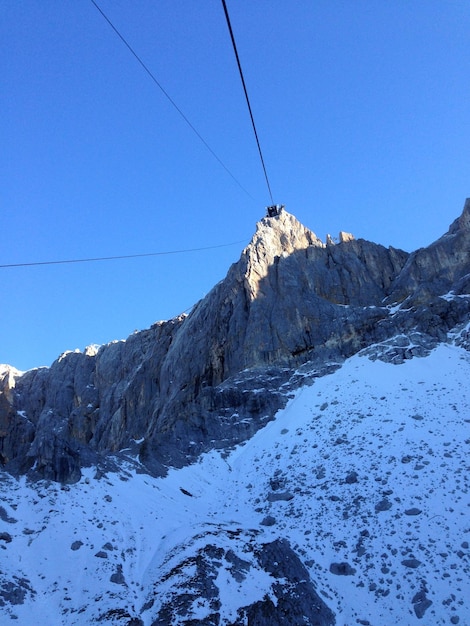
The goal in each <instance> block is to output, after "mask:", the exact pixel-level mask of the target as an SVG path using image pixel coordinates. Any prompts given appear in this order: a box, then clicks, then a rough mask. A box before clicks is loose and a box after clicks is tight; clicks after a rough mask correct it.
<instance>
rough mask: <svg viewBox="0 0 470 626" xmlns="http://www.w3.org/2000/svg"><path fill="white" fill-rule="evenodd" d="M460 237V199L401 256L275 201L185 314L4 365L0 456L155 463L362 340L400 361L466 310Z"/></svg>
mask: <svg viewBox="0 0 470 626" xmlns="http://www.w3.org/2000/svg"><path fill="white" fill-rule="evenodd" d="M469 244H470V201H469V200H467V201H466V203H465V207H464V210H463V213H462V215H461V216H460V217H459V218H458V219H457V220H456V221H455V222H454V223H453V224H452V225H451V227H450V229H449V231H448V233H446V234H445V235H444V236H443V237H441V238H440V239H438V240H437V241H436V242H434V243H433V244H431V245H430V246H428V247H427V248H422V249H420V250H418V251H416V252H414V253H412V254H408V253H406V252H403V251H401V250H397V249H394V248H388V249H387V248H385V247H383V246H381V245H377V244H374V243H371V242H368V241H364V240H361V239H359V240H355V239H351V238H350V237H344V238H342V241H341V243H339V244H337V245H334V244H333V243H332V240H331V238H330V240H329V241H328V243H327V244H326V245H325V244H323V243H322V242H321V241H320V240H319V239H318V238H317V237H316V235H315V234H314V233H313V232H312V231H310V230H308V229H307V228H305V227H304V226H303V225H301V224H300V223H299V222H298V221H297V220H296V219H295V218H294V217H293V216H292V215H290V214H289V213H287V212H285V211H282V212H281V214H280V215H279V216H276V217H271V218H264V219H262V220H261V221H260V222H259V223H258V224H257V230H256V233H255V235H254V237H253V239H252V241H251V242H250V244H249V245H248V246H247V248H245V250H244V251H243V252H242V254H241V257H240V260H239V261H238V262H237V263H235V264H233V265H232V267H231V268H230V269H229V271H228V274H227V276H226V278H225V279H224V280H223V281H221V282H220V283H219V284H218V285H216V286H215V287H214V289H213V290H212V291H211V292H210V293H209V294H208V295H207V296H206V297H205V298H204V299H203V300H201V301H200V302H199V303H198V304H197V305H196V306H195V307H194V309H193V311H192V312H191V313H190V314H189V315H188V316H181V317H178V318H175V319H173V320H170V321H168V322H159V323H157V324H155V325H153V326H152V327H151V328H150V329H148V330H144V331H142V332H138V333H135V334H134V335H131V336H130V337H129V338H128V339H127V340H126V341H125V342H115V343H111V344H108V345H106V346H103V347H101V348H100V349H99V350H97V351H96V350H92V349H91V350H87V351H85V352H84V353H66V354H64V355H62V356H61V357H60V358H59V359H58V360H57V361H55V362H54V364H53V365H52V366H51V367H50V368H41V369H37V370H31V371H29V372H26V373H20V372H17V371H16V370H14V369H13V368H11V367H9V366H6V367H5V366H4V367H3V368H2V369H1V370H0V460H1V462H2V464H3V465H4V467H5V468H6V469H7V470H8V471H11V472H14V473H15V472H20V473H24V472H30V473H31V472H32V473H33V474H34V475H36V476H39V477H43V478H48V479H52V480H57V481H61V482H74V481H76V480H78V479H79V477H80V474H81V467H82V466H83V465H87V464H92V463H96V464H98V465H100V464H101V465H102V464H104V463H109V462H111V458H112V457H111V456H110V455H113V454H116V453H118V452H119V451H121V450H123V449H130V450H131V452H132V453H139V457H140V460H141V462H142V463H143V464H144V467H145V468H146V469H147V471H149V472H153V473H157V474H161V473H164V472H165V471H166V468H167V467H168V466H176V467H179V466H182V465H185V464H187V463H188V462H191V461H193V460H194V459H196V458H197V457H198V455H199V454H200V453H201V452H204V451H207V450H209V449H211V448H227V447H230V446H233V445H234V444H236V443H238V442H240V441H244V440H246V439H248V438H249V437H250V436H252V435H253V433H254V432H256V430H258V429H259V428H260V427H261V426H263V425H264V424H265V423H266V422H267V421H268V420H270V419H271V418H272V417H273V415H274V413H275V411H276V410H277V409H278V408H279V407H281V406H283V405H284V404H285V402H286V393H285V392H286V391H288V390H289V389H293V388H295V387H296V386H297V385H298V384H300V383H304V382H305V380H306V378H305V377H306V376H307V377H308V376H315V375H319V374H321V373H322V372H325V371H328V369H329V368H331V367H335V366H337V364H338V363H341V362H342V361H343V360H344V359H345V358H346V357H348V356H350V355H352V354H354V353H356V352H358V351H359V350H362V349H364V348H367V347H368V346H372V345H377V344H380V345H382V346H384V350H383V351H382V356H383V354H384V353H386V354H387V357H386V358H389V359H392V360H395V361H397V360H398V361H399V360H400V359H404V358H407V357H408V356H412V355H416V354H424V353H425V352H426V351H427V350H429V349H430V348H431V347H433V346H434V345H436V343H437V342H438V341H443V340H445V338H446V333H447V331H448V330H450V329H452V328H454V327H455V326H457V325H458V324H460V323H463V322H464V321H465V320H466V319H467V318H468V313H469V301H468V299H467V298H459V297H457V296H461V295H464V294H468V293H469V292H470V289H469V288H470V258H469V253H468V250H469ZM451 291H452V293H453V297H443V296H446V295H447V294H449V292H451ZM397 337H398V339H397ZM335 364H336V365H335ZM299 368H301V374H300V375H299ZM302 368H303V370H302ZM136 442H140V443H136Z"/></svg>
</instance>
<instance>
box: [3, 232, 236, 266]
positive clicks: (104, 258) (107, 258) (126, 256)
mask: <svg viewBox="0 0 470 626" xmlns="http://www.w3.org/2000/svg"><path fill="white" fill-rule="evenodd" d="M245 241H246V240H245V239H242V240H240V241H233V242H232V243H223V244H219V245H216V246H205V247H203V248H185V249H183V250H167V251H165V252H146V253H144V254H119V255H115V256H102V257H89V258H85V259H62V260H60V261H32V262H30V263H5V264H3V265H0V269H5V268H7V267H31V266H34V265H64V264H66V263H91V262H95V261H115V260H117V259H137V258H142V257H150V256H164V255H168V254H184V253H186V252H202V251H203V250H214V249H215V248H228V247H229V246H235V245H237V244H239V243H244V242H245Z"/></svg>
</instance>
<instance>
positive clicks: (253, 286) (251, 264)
mask: <svg viewBox="0 0 470 626" xmlns="http://www.w3.org/2000/svg"><path fill="white" fill-rule="evenodd" d="M309 246H317V247H319V248H324V247H325V244H324V243H323V242H322V241H321V240H320V239H319V238H318V237H317V236H316V235H315V233H314V232H312V231H311V230H309V229H308V228H306V227H305V226H304V225H303V224H301V223H300V222H299V221H298V220H297V219H296V218H295V217H294V216H293V215H291V214H290V213H288V212H287V211H286V210H284V209H282V210H281V211H280V213H279V214H278V215H276V216H274V217H264V218H263V219H262V220H260V221H259V222H258V223H257V224H256V232H255V234H254V235H253V237H252V239H251V241H250V243H249V244H248V246H247V247H246V248H245V250H244V251H243V253H242V257H241V261H242V263H243V260H245V262H246V269H245V268H244V270H245V273H246V280H247V284H248V285H249V288H250V297H251V298H252V299H254V298H256V297H257V295H258V292H259V283H260V281H261V280H262V279H263V278H265V277H266V276H267V275H268V272H269V268H270V267H271V266H272V265H274V263H275V262H276V259H279V258H286V257H287V256H289V255H291V254H293V253H294V252H297V251H299V250H305V249H306V248H308V247H309Z"/></svg>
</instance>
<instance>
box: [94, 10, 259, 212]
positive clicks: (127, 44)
mask: <svg viewBox="0 0 470 626" xmlns="http://www.w3.org/2000/svg"><path fill="white" fill-rule="evenodd" d="M90 2H91V3H92V4H93V5H94V6H95V7H96V9H97V10H98V11H99V12H100V13H101V15H102V16H103V18H104V19H105V20H106V21H107V22H108V24H109V25H110V26H111V28H112V29H113V31H114V32H115V33H116V35H117V36H118V37H119V39H120V40H121V41H122V42H123V44H124V45H125V46H126V47H127V49H128V50H129V52H131V54H132V55H133V56H134V57H135V58H136V60H137V61H138V62H139V63H140V65H141V66H142V67H143V69H144V70H145V71H146V72H147V74H148V75H149V76H150V78H151V79H152V80H153V82H154V83H155V84H156V85H157V87H158V88H159V89H160V90H161V92H162V93H163V95H164V96H165V97H166V98H167V100H168V101H169V102H170V103H171V104H172V106H173V107H174V108H175V109H176V110H177V111H178V113H179V114H180V116H181V117H182V118H183V119H184V121H185V122H186V124H187V125H188V126H189V127H190V129H191V130H192V131H193V133H194V134H195V135H196V136H197V137H198V138H199V139H200V140H201V141H202V143H203V144H204V145H205V147H206V148H207V150H209V152H210V153H211V154H212V156H213V157H214V158H215V159H216V160H217V161H218V162H219V164H220V165H221V166H222V167H223V168H224V170H225V171H226V172H227V173H228V174H229V176H231V178H232V179H233V180H234V181H235V182H236V183H237V185H238V186H239V187H240V189H242V190H243V191H244V192H245V193H246V194H247V195H248V196H249V197H250V198H251V199H252V200H254V201H255V202H256V200H255V199H254V198H253V196H252V195H251V193H250V192H249V191H247V190H246V189H245V187H243V185H242V184H241V183H240V181H239V180H238V179H237V178H236V177H235V176H234V175H233V174H232V172H231V171H230V170H229V169H228V167H227V166H226V165H225V163H224V162H223V161H222V159H220V158H219V157H218V156H217V154H216V153H215V152H214V150H213V149H212V148H211V147H210V145H209V144H208V143H207V141H206V140H205V139H204V137H203V136H202V135H201V134H200V133H199V131H198V130H197V129H196V128H195V126H193V124H192V123H191V122H190V120H189V119H188V118H187V117H186V115H185V114H184V113H183V111H182V110H181V109H180V107H179V106H178V105H177V104H176V102H175V101H174V100H173V98H172V97H171V96H170V94H169V93H168V92H167V91H166V89H164V87H163V86H162V85H161V83H160V82H159V81H158V80H157V79H156V78H155V76H154V74H153V73H152V72H151V71H150V69H149V68H148V67H147V65H146V64H145V63H144V62H143V61H142V59H141V58H140V56H139V55H138V54H137V52H136V51H135V50H134V48H132V46H131V45H130V44H129V42H128V41H127V40H126V39H125V38H124V37H123V35H121V33H120V32H119V31H118V29H117V28H116V26H114V24H113V23H112V22H111V20H110V19H109V17H108V16H107V15H106V14H105V13H104V11H103V10H102V9H101V8H100V7H99V6H98V4H97V3H96V2H95V0H90Z"/></svg>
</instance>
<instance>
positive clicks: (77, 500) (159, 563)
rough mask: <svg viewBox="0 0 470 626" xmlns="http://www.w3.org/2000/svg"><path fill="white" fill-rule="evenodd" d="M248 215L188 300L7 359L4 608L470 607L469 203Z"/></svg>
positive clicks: (19, 611) (373, 618) (345, 613)
mask: <svg viewBox="0 0 470 626" xmlns="http://www.w3.org/2000/svg"><path fill="white" fill-rule="evenodd" d="M340 239H341V243H339V244H337V245H335V244H334V243H333V242H332V240H331V239H329V240H328V243H327V244H323V243H322V242H321V241H320V240H319V239H318V238H317V237H316V236H315V235H314V234H313V233H312V232H311V231H309V230H308V229H306V228H305V227H303V226H302V225H301V224H299V223H298V222H297V220H295V218H294V217H293V216H291V215H289V214H288V213H286V212H285V211H284V212H282V213H281V215H279V216H277V217H273V218H265V219H263V220H262V221H261V222H260V223H259V224H258V226H257V231H256V234H255V236H254V238H253V240H252V242H251V243H250V245H249V246H248V247H247V248H246V249H245V250H244V251H243V253H242V255H241V258H240V261H239V262H238V263H236V264H234V265H233V266H232V267H231V268H230V270H229V272H228V274H227V277H226V279H225V280H224V281H222V282H221V283H219V284H218V285H216V286H215V287H214V289H213V290H212V292H211V293H210V294H208V296H206V298H205V299H204V300H202V301H201V302H200V303H199V304H198V305H197V306H196V307H195V309H194V310H193V311H192V312H191V314H190V315H189V316H187V317H185V318H179V319H176V320H171V321H169V322H162V323H158V324H156V325H154V327H152V328H151V329H149V330H147V331H142V332H141V333H136V334H134V335H132V336H131V337H130V338H129V339H128V340H127V341H126V342H118V343H113V344H110V345H108V346H103V347H101V348H100V349H99V350H96V349H89V350H87V351H85V352H84V353H83V354H82V353H69V354H65V355H62V356H61V357H60V358H59V359H58V360H57V361H56V362H55V363H54V364H53V365H52V366H51V368H42V369H39V370H33V371H31V372H26V373H20V372H17V371H16V370H14V368H12V367H10V366H1V370H0V458H1V459H2V462H3V467H4V469H3V471H2V473H1V477H2V480H1V483H0V493H1V503H0V557H1V558H0V623H2V624H3V623H5V624H7V623H10V622H12V623H15V621H16V623H19V624H22V625H25V626H30V625H31V626H33V625H35V624H36V623H37V620H38V616H39V615H40V616H41V620H42V621H44V622H45V623H47V624H51V625H61V624H67V625H68V624H70V625H80V626H81V625H86V624H113V625H116V626H118V625H120V626H144V625H145V626H157V625H178V624H181V625H183V624H185V625H190V624H191V625H194V626H195V625H201V626H202V625H227V626H229V625H230V626H241V625H243V624H248V625H257V626H262V625H266V626H268V625H274V626H275V625H283V626H284V625H286V626H287V625H300V624H318V625H330V624H337V625H338V626H340V625H342V626H346V625H348V626H351V624H363V625H367V624H369V625H374V626H377V625H384V624H387V625H388V624H390V625H391V624H399V625H410V624H415V623H416V624H418V623H421V624H427V625H437V624H461V625H463V624H470V603H469V600H468V598H469V597H470V576H469V574H470V548H469V544H470V522H469V519H470V509H469V507H470V497H469V477H468V470H469V467H468V449H469V445H470V386H469V383H468V381H469V380H470V289H469V287H470V255H469V243H470V201H468V200H467V202H466V205H465V208H464V211H463V213H462V215H461V216H460V218H458V219H457V220H456V221H455V222H454V223H453V224H452V225H451V227H450V229H449V231H448V233H446V235H444V236H443V237H441V238H440V239H439V240H438V241H436V242H434V244H431V245H430V246H429V247H428V248H424V249H421V250H418V251H416V252H415V253H412V254H407V253H405V252H403V251H399V250H394V249H385V248H383V247H382V246H378V245H377V244H372V243H370V242H365V241H362V240H358V241H356V240H354V239H352V238H351V237H348V236H345V235H344V236H343V237H341V238H340Z"/></svg>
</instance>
